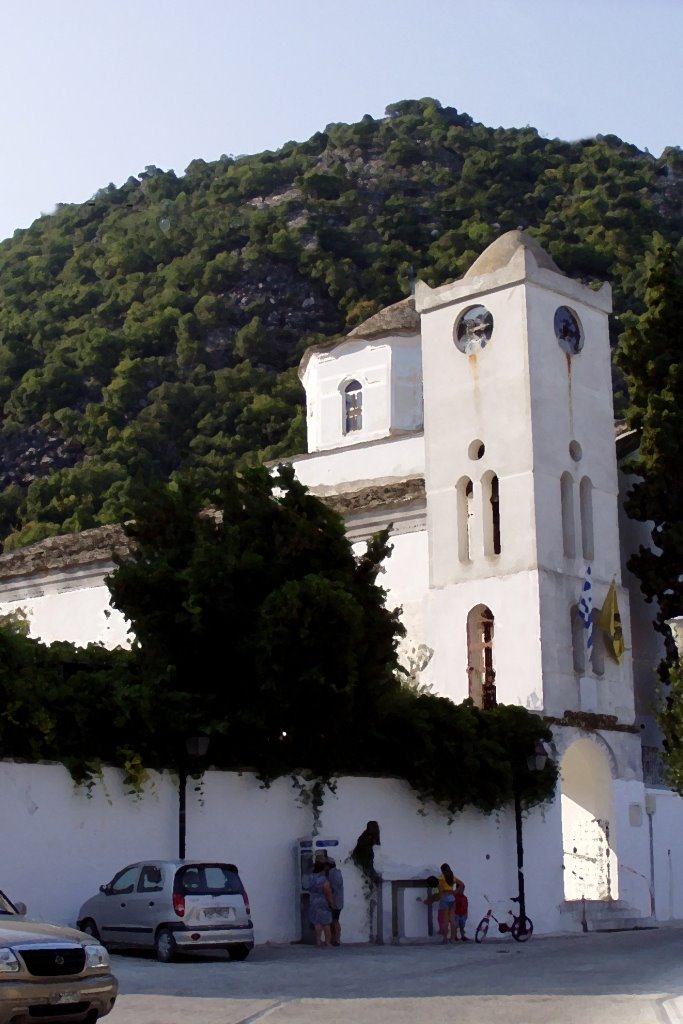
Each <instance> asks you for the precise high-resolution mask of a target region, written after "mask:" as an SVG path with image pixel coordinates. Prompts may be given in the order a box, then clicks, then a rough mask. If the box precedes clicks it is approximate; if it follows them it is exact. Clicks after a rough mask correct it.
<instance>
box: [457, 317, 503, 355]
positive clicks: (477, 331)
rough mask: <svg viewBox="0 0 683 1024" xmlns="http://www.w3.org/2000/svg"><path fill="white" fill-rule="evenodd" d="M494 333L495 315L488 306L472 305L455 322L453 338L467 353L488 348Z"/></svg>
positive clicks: (462, 350) (461, 349) (470, 353)
mask: <svg viewBox="0 0 683 1024" xmlns="http://www.w3.org/2000/svg"><path fill="white" fill-rule="evenodd" d="M492 334H493V316H492V315H491V313H489V311H488V309H487V308H486V306H470V308H469V309H466V310H465V312H464V313H461V314H460V316H459V317H458V319H457V321H456V323H455V329H454V331H453V340H454V341H455V344H456V346H457V347H458V348H459V349H460V351H461V352H464V353H465V355H472V354H473V353H475V352H479V350H480V349H482V348H486V345H487V344H488V342H489V341H490V340H491V335H492Z"/></svg>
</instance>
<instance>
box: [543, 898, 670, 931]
mask: <svg viewBox="0 0 683 1024" xmlns="http://www.w3.org/2000/svg"><path fill="white" fill-rule="evenodd" d="M561 914H562V921H563V926H564V928H563V930H566V931H570V932H576V931H589V932H621V931H633V930H635V929H637V928H656V927H657V922H656V921H655V919H654V918H653V917H642V916H641V914H639V912H638V911H637V910H636V909H635V907H631V906H629V905H628V903H625V902H624V901H623V900H586V901H585V905H584V902H583V900H571V901H565V903H564V904H563V906H562V908H561Z"/></svg>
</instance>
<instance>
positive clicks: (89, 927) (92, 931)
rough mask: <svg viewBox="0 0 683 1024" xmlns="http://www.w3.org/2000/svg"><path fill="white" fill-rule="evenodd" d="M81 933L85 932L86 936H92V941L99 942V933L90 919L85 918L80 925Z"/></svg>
mask: <svg viewBox="0 0 683 1024" xmlns="http://www.w3.org/2000/svg"><path fill="white" fill-rule="evenodd" d="M81 931H82V932H85V934H86V935H92V937H93V939H97V941H98V942H99V941H100V933H99V931H98V930H97V925H96V924H95V922H94V921H93V920H91V918H87V920H85V921H84V922H83V924H82V925H81Z"/></svg>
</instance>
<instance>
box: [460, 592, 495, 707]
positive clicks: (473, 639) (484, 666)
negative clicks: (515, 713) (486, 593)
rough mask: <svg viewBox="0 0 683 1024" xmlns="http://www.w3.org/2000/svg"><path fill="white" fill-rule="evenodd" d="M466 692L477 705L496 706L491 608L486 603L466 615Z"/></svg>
mask: <svg viewBox="0 0 683 1024" xmlns="http://www.w3.org/2000/svg"><path fill="white" fill-rule="evenodd" d="M467 674H468V676H469V686H468V692H469V696H470V697H471V698H472V700H473V701H474V703H475V704H476V706H477V707H478V708H492V707H495V706H496V673H495V670H494V668H493V612H492V611H491V609H490V608H487V607H486V605H485V604H478V605H477V606H476V607H475V608H472V610H471V611H470V613H469V615H468V616H467Z"/></svg>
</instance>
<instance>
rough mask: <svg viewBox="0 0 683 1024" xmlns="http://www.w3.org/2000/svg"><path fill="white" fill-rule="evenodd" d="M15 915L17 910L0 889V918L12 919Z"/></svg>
mask: <svg viewBox="0 0 683 1024" xmlns="http://www.w3.org/2000/svg"><path fill="white" fill-rule="evenodd" d="M16 913H17V908H16V907H15V906H14V904H13V903H12V902H11V900H8V899H7V897H6V896H5V894H4V892H2V890H1V889H0V916H3V917H10V916H11V917H14V916H15V915H16Z"/></svg>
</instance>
